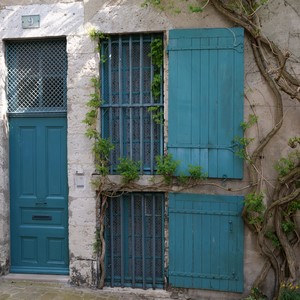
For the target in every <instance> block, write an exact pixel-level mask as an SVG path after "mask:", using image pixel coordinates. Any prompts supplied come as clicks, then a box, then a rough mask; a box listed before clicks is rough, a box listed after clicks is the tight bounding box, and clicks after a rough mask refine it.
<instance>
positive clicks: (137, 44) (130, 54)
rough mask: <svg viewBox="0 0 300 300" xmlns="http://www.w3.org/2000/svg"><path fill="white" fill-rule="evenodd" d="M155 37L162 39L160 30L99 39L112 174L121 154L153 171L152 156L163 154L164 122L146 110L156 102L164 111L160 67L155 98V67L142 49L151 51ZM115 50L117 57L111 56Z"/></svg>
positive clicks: (104, 119) (103, 114)
mask: <svg viewBox="0 0 300 300" xmlns="http://www.w3.org/2000/svg"><path fill="white" fill-rule="evenodd" d="M156 38H161V39H162V40H163V36H162V34H156V33H152V34H130V35H111V36H109V38H108V39H107V40H104V41H102V42H101V50H100V55H101V61H100V69H101V99H102V104H101V136H102V138H106V139H109V140H110V141H111V142H112V144H113V145H115V148H116V149H114V150H113V151H112V153H111V156H110V161H111V166H110V173H111V174H116V168H117V164H118V161H117V160H118V158H120V157H127V158H129V159H132V160H134V161H141V167H140V173H141V174H154V173H155V169H156V167H155V156H156V155H162V154H163V132H164V128H163V124H156V123H155V122H154V120H153V112H150V111H148V109H149V107H153V106H155V107H159V112H163V106H164V102H163V68H162V67H161V68H160V70H159V72H160V76H161V78H162V81H161V95H160V97H159V99H154V97H153V96H152V92H151V83H152V80H153V76H154V68H155V67H154V66H153V64H152V62H151V58H150V57H149V53H150V52H148V53H147V55H146V53H145V52H146V50H147V49H148V51H150V45H151V42H152V41H153V40H155V39H156ZM115 52H117V55H118V61H117V59H115V58H114V57H115V55H114V54H116V53H115ZM134 52H135V53H134ZM137 52H138V53H137ZM134 55H136V56H137V57H138V60H139V61H138V63H137V62H136V61H134ZM120 57H121V59H120ZM146 63H147V65H146ZM126 74H128V76H129V77H128V78H126ZM134 74H137V75H134ZM134 76H139V78H138V79H137V78H136V77H134ZM146 76H148V77H146ZM137 86H138V87H137ZM111 125H113V126H111ZM147 127H148V129H147ZM115 128H116V129H115ZM147 130H149V132H147ZM128 136H129V137H128ZM136 149H138V150H136ZM145 149H146V150H147V151H148V152H147V153H146V150H145Z"/></svg>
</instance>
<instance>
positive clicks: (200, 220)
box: [169, 193, 244, 292]
mask: <svg viewBox="0 0 300 300" xmlns="http://www.w3.org/2000/svg"><path fill="white" fill-rule="evenodd" d="M242 207H243V197H241V196H223V195H196V194H177V193H171V194H170V195H169V284H170V285H171V286H173V287H182V288H200V289H209V290H220V291H231V292H242V291H243V247H244V225H243V221H242V218H241V211H242Z"/></svg>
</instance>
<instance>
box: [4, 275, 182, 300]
mask: <svg viewBox="0 0 300 300" xmlns="http://www.w3.org/2000/svg"><path fill="white" fill-rule="evenodd" d="M172 298H173V297H172ZM172 298H171V297H170V294H169V293H168V292H166V291H164V290H155V291H154V290H146V291H144V290H133V289H104V290H93V289H87V288H78V287H73V286H70V285H69V284H68V283H50V282H37V281H27V280H26V281H22V280H12V279H3V278H0V300H6V299H9V300H92V299H95V300H121V299H122V300H138V299H143V300H166V299H172ZM176 298H177V299H178V297H176ZM180 298H181V297H180ZM181 299H184V298H181Z"/></svg>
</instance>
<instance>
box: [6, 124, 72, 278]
mask: <svg viewBox="0 0 300 300" xmlns="http://www.w3.org/2000/svg"><path fill="white" fill-rule="evenodd" d="M66 150H67V149H66V119H65V118H11V119H10V190H11V260H12V261H11V272H21V273H45V274H68V262H69V258H68V214H67V210H68V209H67V208H68V206H67V151H66Z"/></svg>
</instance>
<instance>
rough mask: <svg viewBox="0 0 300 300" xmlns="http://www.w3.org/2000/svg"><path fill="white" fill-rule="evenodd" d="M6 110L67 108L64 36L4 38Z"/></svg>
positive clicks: (33, 110)
mask: <svg viewBox="0 0 300 300" xmlns="http://www.w3.org/2000/svg"><path fill="white" fill-rule="evenodd" d="M6 61H7V72H8V76H7V80H8V85H7V86H8V88H7V99H8V113H10V114H18V113H41V112H43V113H45V112H46V113H47V112H63V113H65V112H66V111H67V52H66V41H65V39H51V40H26V41H7V42H6Z"/></svg>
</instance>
